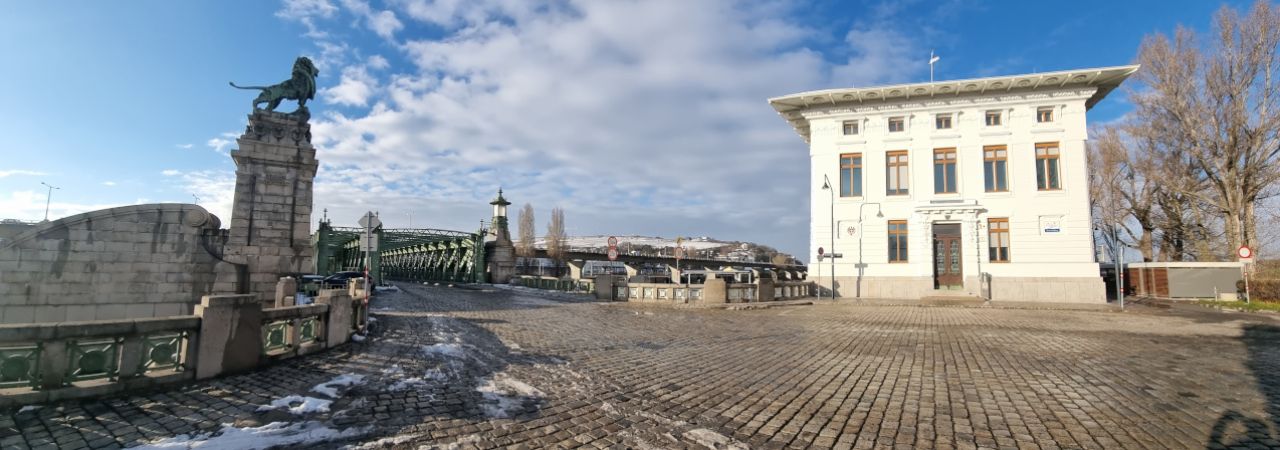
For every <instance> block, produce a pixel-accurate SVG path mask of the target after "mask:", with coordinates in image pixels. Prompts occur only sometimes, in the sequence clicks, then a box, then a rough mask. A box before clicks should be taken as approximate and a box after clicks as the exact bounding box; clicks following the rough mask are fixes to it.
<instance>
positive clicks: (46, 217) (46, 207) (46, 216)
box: [40, 181, 62, 222]
mask: <svg viewBox="0 0 1280 450" xmlns="http://www.w3.org/2000/svg"><path fill="white" fill-rule="evenodd" d="M40 184H43V185H44V187H47V188H49V193H48V194H47V195H45V197H44V221H45V222H48V221H49V201H50V200H52V199H53V190H54V189H62V188H60V187H55V186H52V185H50V184H49V183H45V182H43V181H41V182H40Z"/></svg>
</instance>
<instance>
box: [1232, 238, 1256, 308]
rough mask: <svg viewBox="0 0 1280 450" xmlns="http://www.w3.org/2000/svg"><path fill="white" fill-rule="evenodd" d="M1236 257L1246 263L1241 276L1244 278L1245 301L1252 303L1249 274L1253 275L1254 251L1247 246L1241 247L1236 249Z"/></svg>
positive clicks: (1241, 267)
mask: <svg viewBox="0 0 1280 450" xmlns="http://www.w3.org/2000/svg"><path fill="white" fill-rule="evenodd" d="M1236 256H1239V257H1240V262H1241V263H1244V264H1243V265H1241V266H1240V274H1241V275H1243V276H1244V301H1245V302H1246V303H1247V302H1249V301H1250V297H1251V296H1250V295H1249V274H1250V273H1253V249H1251V248H1249V246H1247V245H1241V246H1240V248H1239V249H1236Z"/></svg>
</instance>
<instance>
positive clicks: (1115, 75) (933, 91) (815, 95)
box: [769, 65, 1140, 142]
mask: <svg viewBox="0 0 1280 450" xmlns="http://www.w3.org/2000/svg"><path fill="white" fill-rule="evenodd" d="M1139 67H1140V66H1138V65H1129V66H1116V67H1101V68H1094V69H1078V70H1064V71H1059V72H1045V73H1033V74H1026V75H1009V76H999V77H990V78H975V79H969V80H953V81H937V82H932V83H916V84H899V85H892V86H877V87H867V88H844V89H826V90H820V91H809V92H801V93H798V94H791V95H785V96H782V97H774V98H771V99H769V105H770V106H773V109H774V110H775V111H777V112H778V115H781V116H782V118H783V119H785V120H786V121H787V122H789V123H790V124H791V127H792V128H795V130H796V133H799V134H800V136H801V137H803V138H804V140H805V142H809V121H808V119H806V118H805V117H804V115H803V114H802V113H803V112H804V111H805V110H808V109H811V108H829V107H833V106H841V105H873V104H886V103H894V102H905V101H909V100H911V99H920V98H940V97H941V98H945V97H961V96H965V95H990V94H993V93H1000V92H1008V93H1020V92H1033V91H1037V90H1051V89H1069V88H1083V87H1093V88H1096V91H1095V92H1094V94H1093V95H1092V96H1091V97H1089V99H1088V100H1087V101H1085V108H1086V109H1087V108H1092V107H1093V105H1095V104H1097V103H1098V102H1099V101H1102V99H1103V98H1105V97H1106V96H1107V94H1109V93H1111V91H1112V90H1114V89H1115V88H1117V87H1119V86H1120V83H1121V82H1123V81H1124V80H1125V79H1126V78H1128V77H1129V75H1132V74H1133V73H1134V72H1137V71H1138V68H1139Z"/></svg>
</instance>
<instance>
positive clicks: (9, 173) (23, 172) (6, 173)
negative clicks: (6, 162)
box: [0, 169, 48, 178]
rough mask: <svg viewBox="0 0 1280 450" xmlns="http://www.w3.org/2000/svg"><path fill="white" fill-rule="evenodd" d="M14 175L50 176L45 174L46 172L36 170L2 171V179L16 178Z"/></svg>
mask: <svg viewBox="0 0 1280 450" xmlns="http://www.w3.org/2000/svg"><path fill="white" fill-rule="evenodd" d="M14 175H29V176H40V175H48V173H45V172H37V171H34V170H21V169H19V170H0V178H7V177H11V176H14Z"/></svg>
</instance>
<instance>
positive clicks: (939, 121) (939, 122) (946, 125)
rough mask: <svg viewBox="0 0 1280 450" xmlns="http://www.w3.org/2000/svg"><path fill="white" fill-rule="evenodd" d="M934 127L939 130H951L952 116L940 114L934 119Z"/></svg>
mask: <svg viewBox="0 0 1280 450" xmlns="http://www.w3.org/2000/svg"><path fill="white" fill-rule="evenodd" d="M933 121H934V126H935V127H937V129H939V130H950V129H951V114H938V115H937V116H935V117H934V119H933Z"/></svg>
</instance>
